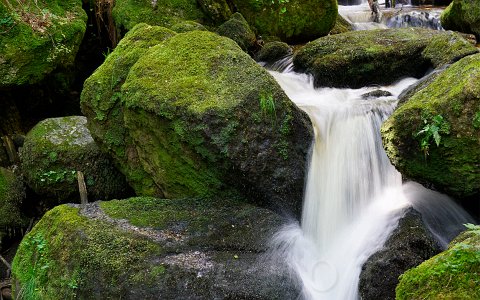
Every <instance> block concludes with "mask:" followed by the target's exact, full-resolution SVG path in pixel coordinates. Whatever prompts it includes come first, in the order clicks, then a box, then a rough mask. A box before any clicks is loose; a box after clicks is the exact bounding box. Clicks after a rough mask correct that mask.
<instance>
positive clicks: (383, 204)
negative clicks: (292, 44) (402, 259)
mask: <svg viewBox="0 0 480 300" xmlns="http://www.w3.org/2000/svg"><path fill="white" fill-rule="evenodd" d="M271 74H272V75H273V76H274V77H275V78H276V80H277V81H278V82H279V84H280V85H281V86H282V88H283V89H284V90H285V92H286V93H287V95H288V96H289V97H290V99H292V100H293V101H294V102H295V103H296V104H297V106H299V107H300V108H301V109H303V110H304V111H306V112H307V113H308V115H309V116H310V119H311V121H312V123H313V126H314V130H315V142H314V145H313V147H312V155H311V162H310V166H309V174H308V182H307V186H306V190H305V200H304V208H303V214H302V225H301V227H300V226H299V225H298V224H290V225H288V226H286V227H285V228H284V229H283V230H282V231H280V232H279V233H277V234H276V236H275V237H274V241H273V247H274V248H275V249H276V256H277V258H280V260H281V261H283V262H286V263H287V264H288V265H289V267H290V269H291V270H292V271H293V273H294V274H295V275H296V277H297V278H298V279H299V281H300V282H301V286H302V287H303V290H302V296H303V298H305V299H328V300H336V299H342V300H344V299H352V300H355V299H358V298H359V296H358V282H359V275H360V272H361V267H362V265H363V264H364V262H365V261H366V260H367V259H368V257H369V256H370V255H372V254H373V253H375V252H376V251H378V250H379V249H380V248H381V247H382V245H383V244H384V242H385V241H386V239H387V238H388V236H389V235H390V233H391V232H392V231H393V230H394V229H395V227H396V226H397V224H398V220H399V219H400V218H401V217H402V216H403V214H404V211H405V208H406V207H408V206H410V205H411V204H410V202H409V200H408V199H407V197H406V196H408V197H409V198H412V197H413V196H415V195H417V194H419V193H420V194H421V192H423V191H424V190H425V189H424V188H423V187H422V188H421V187H416V186H414V187H413V188H412V186H411V185H408V186H406V187H404V186H402V182H401V175H400V174H399V173H398V172H397V171H396V170H395V168H394V167H393V166H392V165H391V164H390V161H389V160H388V158H387V156H386V154H385V152H384V150H383V147H382V142H381V138H380V126H381V124H382V122H383V121H384V120H385V118H386V117H388V115H389V114H390V113H391V112H392V111H393V109H394V107H395V105H396V101H397V100H396V99H397V96H398V95H399V94H400V93H401V92H402V90H404V89H405V88H406V87H408V86H409V85H411V84H412V83H414V82H415V81H416V79H412V78H410V79H404V80H402V81H400V82H398V83H396V84H394V85H391V86H385V87H381V89H382V90H387V91H389V92H391V93H392V95H393V96H391V97H381V98H375V99H370V100H364V99H362V98H361V95H362V94H364V93H366V92H369V91H372V90H375V89H378V88H362V89H357V90H353V89H333V88H322V89H314V88H313V82H312V80H311V78H310V77H308V76H307V75H301V74H296V73H293V72H291V71H290V70H288V71H286V72H285V73H278V72H274V71H272V72H271ZM404 190H406V192H404ZM425 195H426V194H425ZM413 198H415V197H413ZM417 198H418V199H420V198H422V197H417ZM421 203H423V204H424V205H423V207H424V209H423V211H426V212H428V209H426V207H428V204H426V202H425V201H423V202H422V201H421V200H418V201H417V204H419V205H418V206H419V207H422V205H421ZM420 211H422V209H420ZM437 215H439V214H437ZM440 215H441V213H440ZM440 218H442V219H443V218H448V216H440ZM459 220H464V218H463V219H462V218H459V219H458V220H456V221H459ZM433 223H435V222H433ZM447 223H448V221H447ZM441 234H442V233H440V232H439V235H441Z"/></svg>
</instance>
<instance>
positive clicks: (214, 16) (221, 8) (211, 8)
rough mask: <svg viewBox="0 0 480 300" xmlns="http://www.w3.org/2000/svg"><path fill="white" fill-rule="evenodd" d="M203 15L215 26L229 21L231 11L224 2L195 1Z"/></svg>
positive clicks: (224, 0)
mask: <svg viewBox="0 0 480 300" xmlns="http://www.w3.org/2000/svg"><path fill="white" fill-rule="evenodd" d="M197 2H198V4H199V5H200V7H201V8H202V10H203V12H204V13H205V15H207V16H208V18H210V19H211V20H212V21H213V22H214V23H215V24H222V23H223V22H226V21H227V20H228V19H230V16H231V15H232V10H231V9H230V6H229V5H228V3H227V1H226V0H197Z"/></svg>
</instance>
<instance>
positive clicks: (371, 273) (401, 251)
mask: <svg viewBox="0 0 480 300" xmlns="http://www.w3.org/2000/svg"><path fill="white" fill-rule="evenodd" d="M440 251H441V248H440V246H439V245H438V243H437V241H436V240H435V239H434V238H433V236H432V235H431V233H430V232H429V231H428V229H427V228H426V227H425V225H424V224H423V222H422V216H421V215H420V214H419V213H418V212H416V211H415V210H413V209H412V208H410V209H408V210H407V212H406V213H405V216H404V217H403V218H402V219H400V221H399V224H398V227H397V228H396V229H395V230H394V231H393V233H392V235H391V236H390V237H389V238H388V240H387V242H386V243H385V245H384V247H383V249H381V250H380V251H378V252H377V253H375V254H374V255H372V256H371V257H370V258H369V259H368V260H367V261H366V262H365V264H364V265H363V266H362V273H361V274H360V283H359V290H360V296H361V298H362V299H363V300H376V299H383V300H388V299H392V300H394V299H395V287H396V286H397V284H398V276H400V275H401V274H403V273H404V272H405V271H407V270H408V269H411V268H413V267H416V266H418V265H419V264H421V263H422V262H423V261H425V260H427V259H429V258H431V257H432V256H434V255H435V254H438V253H439V252H440Z"/></svg>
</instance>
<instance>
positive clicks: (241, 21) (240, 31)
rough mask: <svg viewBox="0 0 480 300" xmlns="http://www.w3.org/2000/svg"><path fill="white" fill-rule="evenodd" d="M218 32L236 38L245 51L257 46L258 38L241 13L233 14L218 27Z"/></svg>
mask: <svg viewBox="0 0 480 300" xmlns="http://www.w3.org/2000/svg"><path fill="white" fill-rule="evenodd" d="M217 33H218V34H220V35H222V36H226V37H228V38H230V39H232V40H234V41H235V42H236V43H237V44H238V45H239V46H240V48H242V49H243V50H244V51H248V50H249V49H251V48H253V47H254V46H255V42H256V40H257V38H256V37H255V33H253V31H252V30H251V29H250V26H249V25H248V23H247V21H246V20H245V18H244V17H243V16H242V15H241V14H240V13H235V14H233V15H232V17H231V18H230V20H228V21H227V22H225V23H223V24H222V25H220V26H219V27H218V28H217Z"/></svg>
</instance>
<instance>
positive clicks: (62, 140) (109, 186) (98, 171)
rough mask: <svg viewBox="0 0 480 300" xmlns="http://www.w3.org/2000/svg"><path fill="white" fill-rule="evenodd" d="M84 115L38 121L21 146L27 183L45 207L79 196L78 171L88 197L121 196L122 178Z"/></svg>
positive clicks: (124, 183) (123, 183) (123, 182)
mask: <svg viewBox="0 0 480 300" xmlns="http://www.w3.org/2000/svg"><path fill="white" fill-rule="evenodd" d="M86 123H87V119H86V118H85V117H75V116H74V117H61V118H53V119H46V120H44V121H42V122H40V123H38V124H37V125H36V126H35V127H34V128H33V129H32V130H31V131H30V132H29V133H28V134H27V136H26V138H25V143H24V145H23V147H22V148H21V149H20V157H21V166H22V170H23V173H24V176H25V179H26V181H27V183H28V185H29V186H30V187H31V188H32V189H33V190H34V191H35V192H36V193H37V194H38V195H43V196H45V198H46V199H48V200H49V201H47V202H46V203H44V204H45V205H46V206H47V207H51V206H52V205H57V204H58V203H59V202H65V201H70V200H73V199H78V195H79V190H78V183H77V171H81V172H83V175H84V178H85V183H86V187H87V191H88V196H89V198H90V200H98V199H102V200H105V199H112V198H114V197H120V196H122V195H123V194H124V193H125V191H126V188H127V184H126V181H125V177H124V176H123V175H122V174H121V173H120V172H119V171H118V170H117V169H116V168H115V167H114V165H113V163H112V161H111V160H110V158H109V157H107V156H106V155H105V154H103V153H102V152H100V149H99V148H98V146H97V145H96V143H95V142H94V140H93V138H92V136H91V135H90V132H89V131H88V129H87V127H86Z"/></svg>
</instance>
